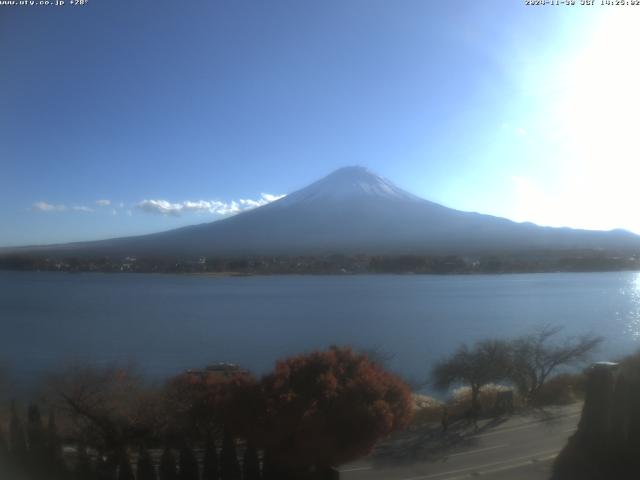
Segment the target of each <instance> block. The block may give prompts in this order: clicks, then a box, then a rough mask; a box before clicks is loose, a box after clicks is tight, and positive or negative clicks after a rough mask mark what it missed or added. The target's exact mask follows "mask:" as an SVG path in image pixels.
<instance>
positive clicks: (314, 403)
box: [247, 347, 412, 475]
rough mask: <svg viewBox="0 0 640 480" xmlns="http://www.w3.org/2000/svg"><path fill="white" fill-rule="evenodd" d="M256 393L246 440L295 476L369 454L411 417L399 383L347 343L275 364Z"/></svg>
mask: <svg viewBox="0 0 640 480" xmlns="http://www.w3.org/2000/svg"><path fill="white" fill-rule="evenodd" d="M258 395H259V397H260V398H261V401H262V406H261V407H260V408H259V409H255V411H256V412H257V415H255V417H252V419H253V420H252V421H253V424H254V429H253V430H252V431H249V432H247V433H248V438H249V439H250V440H253V441H254V442H255V444H256V445H259V446H261V447H263V448H264V449H265V450H266V451H267V452H268V453H269V455H270V459H271V460H270V461H271V462H272V463H273V464H274V465H276V466H278V468H285V467H286V468H287V469H288V470H289V471H291V472H293V471H299V472H300V474H301V475H304V472H308V471H309V470H310V469H311V467H315V468H316V469H317V470H320V471H322V470H326V469H328V468H329V467H331V466H333V465H336V464H340V463H344V462H347V461H349V460H353V459H354V458H357V457H360V456H361V455H364V454H367V453H369V452H370V451H371V449H372V448H373V446H374V445H375V443H376V441H377V440H378V439H379V438H382V437H384V436H386V435H388V434H389V433H391V432H392V431H394V430H396V429H400V428H403V427H405V426H406V425H407V424H408V422H409V420H410V419H411V414H412V401H411V392H410V389H409V388H408V387H407V385H406V384H404V382H402V381H401V380H400V379H398V378H397V377H396V376H394V375H392V374H390V373H388V372H386V371H385V370H384V369H383V368H382V367H381V366H380V365H379V364H377V363H375V362H372V361H371V360H370V359H369V358H368V357H367V356H366V355H364V354H360V353H356V352H354V351H353V350H351V349H349V348H339V347H331V348H330V349H329V350H327V351H322V352H314V353H311V354H307V355H300V356H297V357H293V358H289V359H286V360H282V361H279V362H278V363H277V365H276V369H275V372H274V373H273V374H271V375H268V376H266V377H265V378H264V379H263V380H262V382H261V384H260V389H259V393H258Z"/></svg>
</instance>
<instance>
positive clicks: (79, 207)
mask: <svg viewBox="0 0 640 480" xmlns="http://www.w3.org/2000/svg"><path fill="white" fill-rule="evenodd" d="M71 210H75V211H76V212H93V208H89V207H85V206H84V205H77V206H75V207H71Z"/></svg>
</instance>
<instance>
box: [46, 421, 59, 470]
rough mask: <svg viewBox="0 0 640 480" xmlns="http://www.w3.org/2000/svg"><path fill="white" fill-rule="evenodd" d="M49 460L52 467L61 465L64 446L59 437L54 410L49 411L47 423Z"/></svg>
mask: <svg viewBox="0 0 640 480" xmlns="http://www.w3.org/2000/svg"><path fill="white" fill-rule="evenodd" d="M46 436H47V440H46V449H47V459H48V463H49V464H50V465H61V463H62V444H61V443H60V437H59V436H58V427H57V425H56V415H55V412H54V411H53V409H52V410H50V411H49V419H48V421H47V433H46Z"/></svg>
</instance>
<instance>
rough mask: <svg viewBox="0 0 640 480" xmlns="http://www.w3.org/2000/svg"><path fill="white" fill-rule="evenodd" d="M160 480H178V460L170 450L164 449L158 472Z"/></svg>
mask: <svg viewBox="0 0 640 480" xmlns="http://www.w3.org/2000/svg"><path fill="white" fill-rule="evenodd" d="M158 474H159V477H160V480H178V471H177V469H176V459H175V457H174V456H173V453H171V450H170V449H168V448H165V449H164V452H162V455H161V456H160V468H159V471H158Z"/></svg>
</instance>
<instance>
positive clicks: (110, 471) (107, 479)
mask: <svg viewBox="0 0 640 480" xmlns="http://www.w3.org/2000/svg"><path fill="white" fill-rule="evenodd" d="M117 471H118V460H117V458H116V457H115V456H114V455H109V456H107V457H105V456H103V455H99V456H98V461H97V462H96V477H97V479H98V480H116V474H117Z"/></svg>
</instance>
